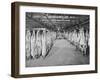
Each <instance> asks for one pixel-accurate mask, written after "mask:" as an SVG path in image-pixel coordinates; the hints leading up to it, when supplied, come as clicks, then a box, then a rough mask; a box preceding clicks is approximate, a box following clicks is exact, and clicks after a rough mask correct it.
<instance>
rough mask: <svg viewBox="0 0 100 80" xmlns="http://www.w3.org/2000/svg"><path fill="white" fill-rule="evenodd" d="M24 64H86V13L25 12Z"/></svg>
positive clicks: (88, 28)
mask: <svg viewBox="0 0 100 80" xmlns="http://www.w3.org/2000/svg"><path fill="white" fill-rule="evenodd" d="M25 17H26V19H25V20H26V21H25V22H26V27H25V57H26V67H41V66H64V65H66V66H67V65H84V64H89V63H90V61H89V57H90V44H89V41H90V40H89V39H90V16H89V15H77V14H57V13H56V14H54V13H36V12H26V13H25Z"/></svg>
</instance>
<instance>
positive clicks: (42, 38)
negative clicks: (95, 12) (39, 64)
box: [25, 28, 56, 59]
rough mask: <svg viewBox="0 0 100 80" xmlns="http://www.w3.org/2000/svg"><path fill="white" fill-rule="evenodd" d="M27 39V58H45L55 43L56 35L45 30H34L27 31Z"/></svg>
mask: <svg viewBox="0 0 100 80" xmlns="http://www.w3.org/2000/svg"><path fill="white" fill-rule="evenodd" d="M25 38H26V39H25V48H26V49H25V52H26V58H27V59H32V58H33V59H36V58H39V57H40V56H42V57H44V58H45V57H46V55H47V54H48V52H49V51H50V49H51V47H52V45H53V43H54V40H55V38H56V33H55V32H51V31H49V30H46V29H45V28H33V30H28V29H27V30H26V34H25Z"/></svg>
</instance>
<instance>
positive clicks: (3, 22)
mask: <svg viewBox="0 0 100 80" xmlns="http://www.w3.org/2000/svg"><path fill="white" fill-rule="evenodd" d="M13 1H15V0H1V2H0V54H1V55H0V64H1V65H0V80H16V79H14V78H12V77H10V68H11V60H10V59H11V2H13ZM16 1H29V2H41V3H55V4H74V5H75V4H76V5H88V6H98V8H99V9H100V6H99V4H100V2H99V1H100V0H16ZM98 12H99V13H98V14H100V11H98ZM98 19H99V20H100V16H99V15H98ZM99 20H98V22H99ZM99 26H100V23H99V24H98V34H100V32H99V29H100V27H99ZM98 44H100V37H98ZM99 52H100V50H99ZM99 52H98V53H99ZM98 58H99V59H98V67H100V64H99V63H100V54H98ZM98 72H99V73H97V74H80V75H64V76H53V77H39V78H26V79H25V78H22V79H18V80H100V68H99V71H98Z"/></svg>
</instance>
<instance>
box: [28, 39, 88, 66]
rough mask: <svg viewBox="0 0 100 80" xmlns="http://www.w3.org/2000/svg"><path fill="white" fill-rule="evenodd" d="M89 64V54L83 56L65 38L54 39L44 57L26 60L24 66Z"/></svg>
mask: <svg viewBox="0 0 100 80" xmlns="http://www.w3.org/2000/svg"><path fill="white" fill-rule="evenodd" d="M80 64H89V56H83V55H82V53H81V52H80V51H78V50H76V48H75V46H73V45H71V44H70V43H69V42H68V41H67V40H65V39H58V40H55V43H54V45H53V47H52V49H51V50H50V52H49V54H48V55H47V57H46V58H45V59H43V58H42V57H40V58H38V59H34V60H28V61H26V67H39V66H63V65H80Z"/></svg>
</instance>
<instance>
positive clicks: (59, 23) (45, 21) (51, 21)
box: [26, 12, 89, 30]
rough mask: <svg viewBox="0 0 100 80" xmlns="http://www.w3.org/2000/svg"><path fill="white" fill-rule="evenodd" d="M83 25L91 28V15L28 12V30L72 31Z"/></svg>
mask: <svg viewBox="0 0 100 80" xmlns="http://www.w3.org/2000/svg"><path fill="white" fill-rule="evenodd" d="M83 24H88V27H89V15H75V14H54V13H32V12H26V27H27V28H36V27H38V28H41V27H42V28H48V29H50V30H59V29H60V30H71V29H76V28H80V27H82V26H81V25H83Z"/></svg>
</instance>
